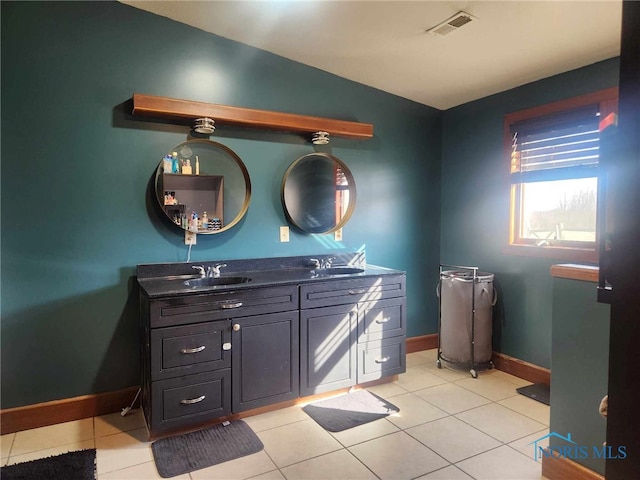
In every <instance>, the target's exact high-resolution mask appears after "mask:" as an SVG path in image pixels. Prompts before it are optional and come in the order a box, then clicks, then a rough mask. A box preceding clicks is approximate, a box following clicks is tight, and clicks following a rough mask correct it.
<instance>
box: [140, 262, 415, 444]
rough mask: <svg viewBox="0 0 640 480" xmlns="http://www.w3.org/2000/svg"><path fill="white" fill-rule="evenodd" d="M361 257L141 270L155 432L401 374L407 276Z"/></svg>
mask: <svg viewBox="0 0 640 480" xmlns="http://www.w3.org/2000/svg"><path fill="white" fill-rule="evenodd" d="M361 255H362V254H355V253H354V254H340V255H336V256H335V257H336V258H333V256H332V257H328V256H326V255H322V256H315V257H313V258H310V257H282V258H266V259H251V260H230V261H224V262H204V263H168V264H148V265H138V269H137V277H138V283H139V286H140V309H141V320H142V344H143V348H142V351H143V361H142V370H143V371H142V407H143V412H144V417H145V420H146V423H147V428H148V430H149V433H150V435H151V436H158V435H163V434H167V433H170V432H173V431H179V430H186V429H190V428H194V427H196V426H199V425H204V424H206V423H211V422H214V421H216V420H220V419H221V418H224V417H229V416H232V415H237V414H242V413H243V412H245V413H244V415H250V414H251V412H250V411H251V410H255V409H258V408H262V407H268V406H272V407H271V408H277V406H276V405H277V404H282V405H290V404H292V403H293V402H294V401H295V400H296V399H298V398H300V397H307V396H311V395H316V394H320V393H325V392H331V391H336V390H340V389H344V388H348V387H351V386H354V385H358V384H363V383H367V382H371V381H378V380H380V379H383V378H385V377H392V376H394V375H397V374H399V373H402V372H404V371H405V368H406V360H405V358H406V344H405V336H406V277H405V274H404V272H401V271H397V270H391V269H387V268H382V267H376V266H372V265H366V263H365V262H364V258H361ZM262 410H264V408H262Z"/></svg>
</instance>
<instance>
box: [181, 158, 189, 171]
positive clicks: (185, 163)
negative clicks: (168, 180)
mask: <svg viewBox="0 0 640 480" xmlns="http://www.w3.org/2000/svg"><path fill="white" fill-rule="evenodd" d="M182 174H183V175H191V160H189V159H187V160H185V161H184V165H183V166H182Z"/></svg>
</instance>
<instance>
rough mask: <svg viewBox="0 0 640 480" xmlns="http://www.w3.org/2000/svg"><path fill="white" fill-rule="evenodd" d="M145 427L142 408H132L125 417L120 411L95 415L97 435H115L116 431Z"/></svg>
mask: <svg viewBox="0 0 640 480" xmlns="http://www.w3.org/2000/svg"><path fill="white" fill-rule="evenodd" d="M143 427H144V418H143V416H142V409H139V408H138V409H136V410H131V411H130V412H129V413H128V414H127V415H125V416H124V417H123V416H122V415H120V414H119V413H111V414H109V415H102V416H100V417H94V429H95V435H96V437H104V436H105V435H113V434H114V433H122V432H128V431H130V430H136V429H138V428H143Z"/></svg>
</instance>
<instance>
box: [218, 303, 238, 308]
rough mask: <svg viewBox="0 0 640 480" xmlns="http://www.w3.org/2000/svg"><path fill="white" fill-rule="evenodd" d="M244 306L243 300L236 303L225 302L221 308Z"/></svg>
mask: <svg viewBox="0 0 640 480" xmlns="http://www.w3.org/2000/svg"><path fill="white" fill-rule="evenodd" d="M241 306H242V302H236V303H223V304H222V305H220V308H240V307H241Z"/></svg>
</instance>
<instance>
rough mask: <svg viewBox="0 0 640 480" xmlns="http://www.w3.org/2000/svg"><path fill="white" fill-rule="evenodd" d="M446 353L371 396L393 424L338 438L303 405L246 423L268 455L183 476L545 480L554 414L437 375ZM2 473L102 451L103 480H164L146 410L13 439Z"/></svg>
mask: <svg viewBox="0 0 640 480" xmlns="http://www.w3.org/2000/svg"><path fill="white" fill-rule="evenodd" d="M435 357H436V351H435V350H429V351H423V352H417V353H412V354H409V355H408V356H407V372H406V373H404V374H402V375H400V377H399V378H398V380H397V381H396V382H394V383H388V384H385V385H379V386H377V387H373V388H370V390H371V391H372V392H374V393H376V394H378V395H380V396H382V397H384V398H385V399H387V400H389V401H390V402H391V403H393V404H395V405H397V406H398V407H400V413H399V414H397V415H395V416H389V417H387V418H386V419H382V420H377V421H375V422H372V423H369V424H366V425H362V426H360V427H356V428H352V429H349V430H345V431H343V432H338V433H329V432H327V431H325V430H324V429H323V428H321V427H320V426H319V425H318V424H316V423H315V422H314V421H313V420H311V419H310V418H309V417H308V416H307V415H306V414H305V413H304V412H303V411H302V410H301V408H300V406H296V407H289V408H286V409H282V410H278V411H274V412H270V413H266V414H262V415H257V416H254V417H249V418H246V419H245V421H246V422H247V423H248V424H249V425H250V426H251V427H252V428H253V430H254V431H255V432H256V434H257V435H258V436H259V437H260V439H261V440H262V443H263V444H264V447H265V448H264V450H263V451H261V452H259V453H256V454H254V455H250V456H247V457H244V458H240V459H237V460H233V461H230V462H226V463H223V464H220V465H215V466H213V467H210V468H206V469H203V470H198V471H195V472H192V473H190V474H187V475H182V476H179V477H174V478H175V479H177V480H201V479H202V480H204V479H211V480H214V479H224V480H231V479H249V478H251V479H287V480H294V479H305V480H306V479H309V480H313V479H323V480H325V479H326V480H338V479H348V480H355V479H382V480H387V479H389V480H391V479H392V480H404V479H420V480H427V479H429V480H436V479H440V480H458V479H478V480H479V479H491V480H495V479H513V480H528V479H532V480H533V479H535V480H540V479H543V478H544V477H542V476H541V474H540V470H541V468H540V463H537V462H536V461H534V460H533V445H532V444H531V442H533V440H535V439H537V438H539V437H541V436H543V435H546V434H547V433H549V407H547V406H546V405H543V404H541V403H539V402H536V401H534V400H530V399H528V398H526V397H524V396H522V395H519V394H518V393H517V392H516V390H515V389H516V388H517V387H519V386H522V385H528V384H529V383H528V382H526V381H523V380H521V379H519V378H517V377H513V376H511V375H508V374H506V373H504V372H500V371H495V370H494V371H488V372H481V373H480V376H479V378H478V379H472V378H471V377H470V375H469V374H468V373H466V372H458V371H454V370H450V369H446V368H443V369H441V370H439V369H437V368H436V366H435ZM1 438H2V442H1V445H2V449H1V453H2V457H1V458H2V465H7V464H13V463H18V462H24V461H28V460H34V459H36V458H42V457H47V456H51V455H57V454H60V453H64V452H67V451H71V450H80V449H85V448H96V450H97V473H98V480H108V479H118V480H126V479H140V480H142V479H145V480H146V479H157V478H160V476H159V475H158V473H157V471H156V468H155V464H154V462H153V456H152V453H151V443H150V442H148V441H147V437H146V430H145V428H144V424H143V420H142V416H141V413H140V410H133V411H132V412H131V413H129V414H128V415H127V416H126V417H121V416H120V414H118V413H115V414H112V415H105V416H101V417H95V418H87V419H84V420H78V421H74V422H68V423H63V424H58V425H53V426H49V427H42V428H36V429H33V430H27V431H23V432H17V433H12V434H8V435H3V436H2V437H1Z"/></svg>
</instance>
